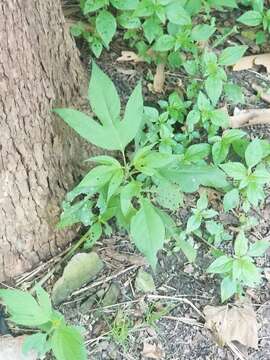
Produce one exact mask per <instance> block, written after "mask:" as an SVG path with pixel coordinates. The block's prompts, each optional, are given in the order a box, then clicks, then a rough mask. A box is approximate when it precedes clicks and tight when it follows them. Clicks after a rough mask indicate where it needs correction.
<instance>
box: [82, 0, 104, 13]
mask: <svg viewBox="0 0 270 360" xmlns="http://www.w3.org/2000/svg"><path fill="white" fill-rule="evenodd" d="M108 3H109V1H108V0H86V1H85V3H84V7H83V13H84V15H87V14H88V13H90V12H94V11H97V10H99V9H101V8H102V7H103V6H105V5H106V4H108Z"/></svg>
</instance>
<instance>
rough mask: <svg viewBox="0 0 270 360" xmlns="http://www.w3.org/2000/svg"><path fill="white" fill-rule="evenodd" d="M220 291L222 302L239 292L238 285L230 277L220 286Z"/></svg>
mask: <svg viewBox="0 0 270 360" xmlns="http://www.w3.org/2000/svg"><path fill="white" fill-rule="evenodd" d="M220 291H221V301H222V302H224V301H226V300H228V299H229V298H230V297H232V296H233V295H234V294H235V293H236V292H237V284H236V282H235V281H234V280H233V279H232V278H231V277H230V276H226V277H225V278H224V279H223V280H222V282H221V284H220Z"/></svg>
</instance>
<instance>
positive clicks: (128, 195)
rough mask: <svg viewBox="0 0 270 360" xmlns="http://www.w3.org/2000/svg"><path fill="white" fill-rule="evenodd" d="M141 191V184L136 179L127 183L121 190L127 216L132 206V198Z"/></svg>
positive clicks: (122, 204)
mask: <svg viewBox="0 0 270 360" xmlns="http://www.w3.org/2000/svg"><path fill="white" fill-rule="evenodd" d="M139 193H140V185H139V183H138V182H136V181H132V182H130V183H128V184H127V185H125V186H124V187H123V188H122V189H121V192H120V204H121V210H122V212H123V214H124V215H125V216H126V215H127V214H128V212H129V210H130V208H131V207H132V203H131V201H132V199H133V197H135V196H137V195H138V194H139Z"/></svg>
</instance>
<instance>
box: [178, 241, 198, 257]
mask: <svg viewBox="0 0 270 360" xmlns="http://www.w3.org/2000/svg"><path fill="white" fill-rule="evenodd" d="M177 245H178V246H179V247H180V249H181V250H182V251H183V253H184V255H185V256H186V258H187V259H188V261H189V262H194V261H195V260H196V256H197V250H196V249H194V247H193V246H192V245H191V243H190V242H189V241H185V240H180V241H178V242H177Z"/></svg>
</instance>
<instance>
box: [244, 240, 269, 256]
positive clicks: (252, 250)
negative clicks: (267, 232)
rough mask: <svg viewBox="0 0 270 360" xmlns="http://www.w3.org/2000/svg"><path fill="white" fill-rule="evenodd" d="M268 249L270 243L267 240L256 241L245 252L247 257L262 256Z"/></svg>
mask: <svg viewBox="0 0 270 360" xmlns="http://www.w3.org/2000/svg"><path fill="white" fill-rule="evenodd" d="M269 247H270V242H269V241H267V240H257V241H256V242H255V243H253V244H251V245H250V247H249V250H248V252H247V255H248V256H263V255H264V254H265V252H266V250H267V249H269Z"/></svg>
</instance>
